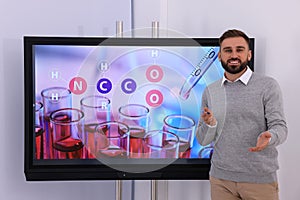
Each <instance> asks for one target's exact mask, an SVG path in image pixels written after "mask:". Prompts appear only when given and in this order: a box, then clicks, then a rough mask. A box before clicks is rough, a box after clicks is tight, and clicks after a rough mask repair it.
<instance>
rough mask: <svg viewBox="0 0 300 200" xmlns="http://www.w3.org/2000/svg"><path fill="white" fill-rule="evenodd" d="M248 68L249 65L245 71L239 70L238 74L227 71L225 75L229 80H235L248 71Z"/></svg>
mask: <svg viewBox="0 0 300 200" xmlns="http://www.w3.org/2000/svg"><path fill="white" fill-rule="evenodd" d="M246 70H247V67H246V68H245V69H244V70H243V71H241V72H239V73H237V74H231V73H229V72H227V71H225V77H226V78H227V79H228V80H230V81H232V82H234V81H235V80H237V79H238V78H240V77H241V76H242V75H243V74H244V73H245V72H246Z"/></svg>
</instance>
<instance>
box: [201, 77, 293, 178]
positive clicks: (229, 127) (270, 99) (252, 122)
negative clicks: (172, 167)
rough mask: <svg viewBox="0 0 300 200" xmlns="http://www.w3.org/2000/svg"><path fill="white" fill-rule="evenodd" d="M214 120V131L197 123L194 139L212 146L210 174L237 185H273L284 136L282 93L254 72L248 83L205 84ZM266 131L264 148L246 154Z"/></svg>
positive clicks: (205, 101)
mask: <svg viewBox="0 0 300 200" xmlns="http://www.w3.org/2000/svg"><path fill="white" fill-rule="evenodd" d="M205 106H206V107H208V108H210V109H211V110H212V112H213V114H214V116H215V117H216V119H217V122H218V123H217V126H216V127H209V126H207V125H206V124H205V123H204V122H203V121H202V119H200V120H199V123H198V128H197V130H196V136H197V139H198V141H199V143H200V144H201V145H208V144H210V143H211V142H212V143H213V144H214V153H213V156H212V159H211V164H212V165H211V170H210V175H211V176H213V177H216V178H219V179H225V180H231V181H236V182H250V183H251V182H252V183H270V182H274V181H277V176H276V171H277V170H278V160H277V157H278V152H277V150H276V146H277V145H279V144H281V143H283V142H284V141H285V140H286V137H287V126H286V121H285V117H284V112H283V102H282V97H281V91H280V88H279V85H278V84H277V82H276V81H275V80H274V79H273V78H270V77H266V76H263V75H259V74H256V73H253V74H252V76H251V78H250V80H249V82H248V84H247V85H245V84H244V83H242V82H241V81H237V82H233V83H232V82H224V84H223V85H222V84H221V80H220V81H217V82H215V83H213V84H211V85H209V86H208V87H207V88H206V89H205V91H204V93H203V96H202V108H203V107H205ZM267 130H268V131H269V132H270V133H271V135H272V137H271V141H270V143H269V145H268V147H267V148H266V149H264V150H262V151H260V152H249V151H248V148H249V147H254V146H256V142H257V138H258V136H259V135H260V134H261V133H262V132H264V131H267Z"/></svg>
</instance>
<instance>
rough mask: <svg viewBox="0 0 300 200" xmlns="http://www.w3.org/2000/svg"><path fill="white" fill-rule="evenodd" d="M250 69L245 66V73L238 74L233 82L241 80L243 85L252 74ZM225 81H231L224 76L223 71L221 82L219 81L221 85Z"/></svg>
mask: <svg viewBox="0 0 300 200" xmlns="http://www.w3.org/2000/svg"><path fill="white" fill-rule="evenodd" d="M252 73H253V72H252V70H251V69H250V68H249V66H247V70H246V71H245V73H243V74H242V76H240V77H239V78H238V79H236V80H235V81H233V82H237V81H239V80H240V81H241V82H242V83H244V85H247V84H248V82H249V80H250V78H251V76H252ZM225 81H228V82H231V83H232V81H230V80H228V79H227V78H226V77H225V73H224V75H223V78H222V82H221V85H223V84H224V82H225Z"/></svg>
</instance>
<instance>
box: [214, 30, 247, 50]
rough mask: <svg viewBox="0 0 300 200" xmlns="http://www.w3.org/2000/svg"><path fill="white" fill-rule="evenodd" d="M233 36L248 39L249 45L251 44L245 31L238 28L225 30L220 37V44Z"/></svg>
mask: <svg viewBox="0 0 300 200" xmlns="http://www.w3.org/2000/svg"><path fill="white" fill-rule="evenodd" d="M232 37H243V38H244V39H245V40H246V42H247V44H248V47H249V46H250V39H249V37H248V36H247V35H246V34H245V33H244V32H243V31H240V30H237V29H231V30H228V31H226V32H224V33H223V35H222V36H221V37H220V39H219V44H220V46H221V44H222V42H223V41H224V40H225V39H227V38H232Z"/></svg>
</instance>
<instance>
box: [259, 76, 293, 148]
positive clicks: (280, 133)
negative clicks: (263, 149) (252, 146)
mask: <svg viewBox="0 0 300 200" xmlns="http://www.w3.org/2000/svg"><path fill="white" fill-rule="evenodd" d="M270 80H271V81H270V82H269V84H267V85H266V87H265V91H264V98H263V101H264V112H265V120H266V124H267V129H268V131H269V132H270V133H271V135H272V136H271V141H270V144H269V145H270V146H277V145H279V144H282V143H283V142H284V141H285V140H286V138H287V134H288V129H287V124H286V120H285V116H284V111H283V100H282V94H281V90H280V87H279V85H278V83H277V82H276V81H275V80H274V79H270Z"/></svg>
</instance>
